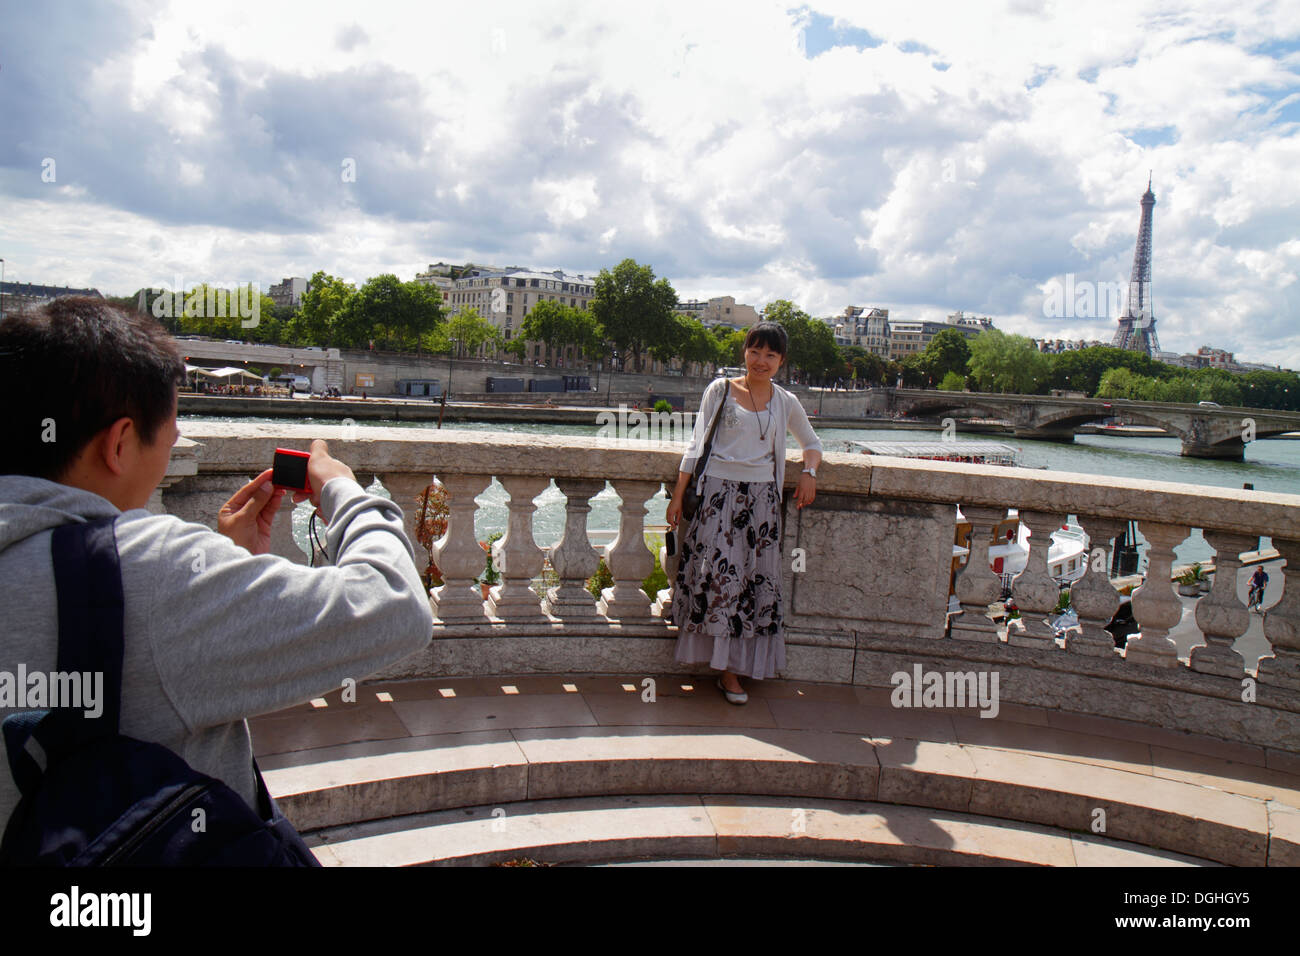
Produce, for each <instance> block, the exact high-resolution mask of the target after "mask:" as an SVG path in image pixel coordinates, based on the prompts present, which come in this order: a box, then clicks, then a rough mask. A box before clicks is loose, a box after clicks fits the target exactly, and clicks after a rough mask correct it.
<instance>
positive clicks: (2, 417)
mask: <svg viewBox="0 0 1300 956" xmlns="http://www.w3.org/2000/svg"><path fill="white" fill-rule="evenodd" d="M184 379H185V363H184V361H183V360H182V359H181V356H180V353H179V352H177V350H176V345H175V343H174V342H173V341H172V339H171V337H170V336H169V335H168V334H167V333H166V331H165V330H164V329H163V328H162V326H160V325H159V324H158V323H157V322H156V321H155V320H154V319H153V318H151V317H149V316H146V315H140V314H137V313H133V312H127V311H125V310H122V309H119V308H117V307H115V306H112V305H109V304H108V303H106V302H104V301H103V300H101V299H95V298H90V297H84V296H67V297H64V298H61V299H56V300H55V301H53V302H50V303H48V304H47V305H44V306H41V307H40V308H38V309H33V310H29V311H26V312H22V313H18V314H14V313H9V314H8V315H6V316H5V319H4V321H3V322H0V474H6V475H32V476H34V477H38V478H46V479H49V480H50V481H57V482H60V483H62V484H66V485H73V486H75V487H78V488H85V489H87V490H88V491H93V492H95V493H96V494H99V495H101V496H103V497H105V498H107V499H108V500H109V501H111V502H113V504H115V505H117V507H118V508H120V509H122V510H124V511H125V510H127V509H129V508H138V507H142V506H143V505H144V504H145V502H146V501H147V500H148V498H149V495H150V494H151V493H152V492H153V490H154V488H156V487H157V485H158V482H159V481H161V480H162V477H163V474H164V473H165V472H166V470H167V461H168V458H169V457H170V452H171V446H172V445H173V444H174V443H175V441H176V437H177V431H176V386H177V385H178V384H179V383H180V382H182V381H184Z"/></svg>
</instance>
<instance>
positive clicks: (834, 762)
mask: <svg viewBox="0 0 1300 956" xmlns="http://www.w3.org/2000/svg"><path fill="white" fill-rule="evenodd" d="M652 731H653V732H652ZM261 762H262V765H263V771H264V774H265V776H266V779H267V785H268V787H269V789H270V790H271V792H272V794H273V795H274V796H275V797H276V799H277V801H278V802H279V803H280V805H281V807H282V808H283V810H284V812H285V814H286V815H287V816H288V817H289V818H290V819H291V820H293V821H294V823H295V824H296V825H297V826H298V827H299V829H300V830H318V829H324V828H329V827H335V826H339V825H342V824H352V823H358V822H361V821H366V820H376V819H382V818H388V817H400V816H408V815H411V814H417V813H424V812H429V811H436V810H449V809H455V808H460V807H478V806H488V807H489V808H491V807H494V806H504V805H506V804H512V803H522V802H524V801H530V800H544V799H563V798H573V797H598V796H609V795H635V794H661V793H671V794H702V793H710V792H712V791H714V790H716V789H717V788H718V783H719V781H726V786H727V789H728V791H729V792H732V793H744V794H754V795H763V796H786V797H795V798H800V799H805V800H808V799H840V800H866V801H871V802H879V803H889V804H896V805H902V806H911V807H922V808H928V809H931V810H949V811H953V812H957V813H973V814H977V815H980V816H984V817H989V818H997V819H1001V820H1004V821H1015V822H1017V823H1033V824H1040V825H1043V826H1048V827H1056V828H1060V829H1063V830H1073V831H1078V832H1092V831H1094V829H1095V828H1096V827H1097V826H1098V825H1100V826H1103V827H1104V834H1105V836H1106V837H1108V838H1110V839H1113V840H1119V841H1123V842H1127V843H1133V844H1138V845H1142V846H1148V847H1152V848H1155V849H1160V850H1167V851H1171V852H1174V853H1182V854H1186V855H1189V856H1194V857H1197V858H1202V859H1209V860H1215V861H1217V862H1221V863H1227V864H1232V865H1248V866H1249V865H1264V864H1266V863H1272V864H1274V865H1294V864H1295V862H1296V860H1297V857H1298V856H1300V853H1298V851H1300V811H1297V810H1296V808H1295V807H1293V806H1290V805H1288V804H1284V803H1282V802H1280V801H1278V800H1266V799H1262V798H1259V797H1252V796H1247V795H1244V794H1240V793H1229V792H1226V791H1223V790H1219V789H1216V788H1214V787H1210V786H1203V785H1200V784H1199V783H1194V782H1188V781H1185V780H1174V779H1167V778H1165V777H1159V776H1153V775H1151V774H1142V773H1135V772H1130V771H1127V770H1121V769H1116V768H1115V767H1112V766H1100V765H1096V764H1092V763H1087V762H1082V761H1080V760H1077V759H1071V760H1066V759H1058V758H1054V757H1045V756H1041V755H1039V754H1031V753H1024V752H1019V751H1014V750H1006V749H997V748H993V747H984V746H972V745H968V744H958V743H943V742H937V741H930V740H913V739H907V738H892V739H888V740H881V739H872V738H865V737H858V736H855V735H851V734H843V733H823V732H814V731H789V730H770V729H756V728H749V729H744V730H724V729H721V728H717V727H703V728H700V727H671V728H663V727H661V728H653V729H652V728H645V727H625V728H618V727H577V728H558V729H531V730H513V731H481V732H473V733H462V734H447V735H440V736H432V737H415V738H403V739H399V740H390V741H371V742H366V743H357V744H347V745H343V746H340V747H330V748H322V749H319V750H310V751H300V752H297V753H293V754H286V755H281V756H278V757H267V758H262V760H261Z"/></svg>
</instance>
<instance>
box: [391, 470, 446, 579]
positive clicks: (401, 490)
mask: <svg viewBox="0 0 1300 956" xmlns="http://www.w3.org/2000/svg"><path fill="white" fill-rule="evenodd" d="M380 480H381V481H382V482H383V484H384V487H385V488H387V489H388V493H389V494H390V495H392V496H393V503H394V504H396V505H397V506H398V507H400V508H401V509H402V529H403V530H404V531H405V532H406V537H407V540H409V541H410V542H411V550H413V551H414V552H415V569H416V570H417V571H419V572H420V574H421V575H423V574H424V571H425V568H427V567H428V566H429V550H428V549H427V548H426V547H425V546H424V545H422V544H421V543H420V538H419V536H418V535H417V534H416V529H418V528H419V527H420V501H419V498H420V495H421V494H423V493H424V489H425V488H428V487H429V485H431V484H433V478H432V477H430V476H429V475H425V474H420V473H413V472H409V471H405V472H403V471H390V472H386V473H385V474H383V475H382V476H381V477H380Z"/></svg>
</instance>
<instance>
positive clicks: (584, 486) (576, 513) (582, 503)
mask: <svg viewBox="0 0 1300 956" xmlns="http://www.w3.org/2000/svg"><path fill="white" fill-rule="evenodd" d="M555 485H556V487H557V488H559V489H560V491H562V492H563V493H564V497H565V505H564V535H563V536H562V537H561V538H560V540H559V543H558V544H556V545H555V547H553V548H551V567H552V568H554V569H555V573H556V574H558V575H559V576H560V583H559V585H558V586H557V587H553V588H551V589H550V591H548V592H547V594H546V599H545V600H544V601H543V602H542V609H543V610H544V611H546V612H547V613H548V614H554V615H555V616H556V617H558V618H560V619H561V620H572V619H575V618H594V617H596V614H597V612H596V600H595V598H593V597H592V596H591V594H590V593H589V592H588V591H587V579H588V578H590V577H591V576H592V575H593V574H595V573H596V568H597V567H598V566H599V565H600V555H599V554H598V553H597V551H596V549H595V548H593V547H592V546H591V539H590V538H589V537H588V536H587V515H589V514H590V513H591V499H592V497H593V496H595V495H598V494H600V492H601V491H602V490H604V487H605V482H604V480H603V479H590V478H556V479H555Z"/></svg>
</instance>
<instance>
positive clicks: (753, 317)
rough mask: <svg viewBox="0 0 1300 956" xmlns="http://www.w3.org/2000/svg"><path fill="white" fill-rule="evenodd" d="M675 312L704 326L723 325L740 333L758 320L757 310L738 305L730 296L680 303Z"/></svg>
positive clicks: (741, 304) (749, 306)
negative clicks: (696, 320)
mask: <svg viewBox="0 0 1300 956" xmlns="http://www.w3.org/2000/svg"><path fill="white" fill-rule="evenodd" d="M677 312H678V313H679V314H681V315H688V316H690V317H691V318H694V319H698V320H699V321H700V322H701V323H703V324H704V325H706V326H716V325H725V326H727V327H728V328H732V329H737V330H742V331H743V330H744V329H748V328H750V327H751V326H753V325H754V324H755V323H757V322H758V321H759V319H760V316H759V314H758V310H757V309H755V308H754V307H753V306H752V305H744V304H743V303H738V302H737V301H736V299H735V297H734V296H730V295H719V296H714V297H713V298H711V299H709V300H708V301H707V302H701V301H699V300H697V299H691V300H690V301H688V302H680V303H678V305H677Z"/></svg>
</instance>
